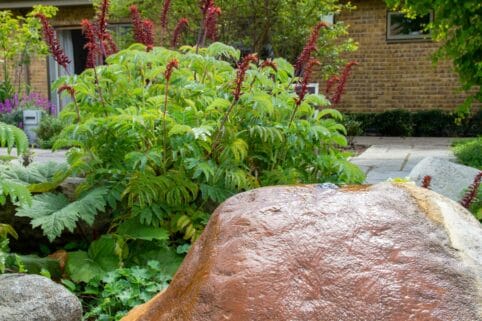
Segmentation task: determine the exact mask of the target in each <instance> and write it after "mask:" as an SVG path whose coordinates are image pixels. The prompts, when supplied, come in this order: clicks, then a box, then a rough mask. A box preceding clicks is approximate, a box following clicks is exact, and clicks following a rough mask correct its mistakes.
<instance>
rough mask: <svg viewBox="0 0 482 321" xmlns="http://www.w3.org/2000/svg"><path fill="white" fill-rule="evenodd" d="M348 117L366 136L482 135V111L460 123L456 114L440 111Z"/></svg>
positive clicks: (366, 114) (357, 114) (354, 114)
mask: <svg viewBox="0 0 482 321" xmlns="http://www.w3.org/2000/svg"><path fill="white" fill-rule="evenodd" d="M345 117H346V118H347V119H349V120H354V121H357V122H360V123H361V124H360V127H361V129H362V133H363V134H377V135H386V136H429V137H455V136H468V137H473V136H477V135H481V134H482V127H481V126H480V124H481V119H482V118H481V117H482V110H479V111H478V112H476V113H473V114H472V115H470V116H468V117H465V118H464V119H459V117H458V115H457V114H455V113H448V112H446V111H442V110H437V109H435V110H426V111H424V110H422V111H416V112H408V111H405V110H399V109H398V110H397V109H396V110H392V111H386V112H381V113H349V114H346V115H345ZM348 125H349V123H347V122H346V121H345V126H347V127H350V126H348ZM347 130H348V128H347Z"/></svg>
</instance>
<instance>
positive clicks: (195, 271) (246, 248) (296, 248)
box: [123, 183, 482, 321]
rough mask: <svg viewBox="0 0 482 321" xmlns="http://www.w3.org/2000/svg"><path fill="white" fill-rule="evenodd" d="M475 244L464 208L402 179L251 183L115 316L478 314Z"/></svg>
mask: <svg viewBox="0 0 482 321" xmlns="http://www.w3.org/2000/svg"><path fill="white" fill-rule="evenodd" d="M481 245H482V229H481V226H480V224H479V223H478V222H477V221H476V220H475V219H474V218H473V217H472V216H471V215H470V213H468V212H467V211H466V210H465V209H463V208H462V207H461V206H459V205H458V204H456V203H455V202H453V201H451V200H449V199H447V198H445V197H443V196H441V195H439V194H436V193H434V192H431V191H429V190H426V189H421V188H417V187H415V186H413V185H408V184H390V183H382V184H378V185H374V186H372V187H348V188H341V189H326V188H319V186H297V187H269V188H262V189H257V190H253V191H249V192H246V193H242V194H239V195H236V196H234V197H232V198H230V199H229V200H227V201H226V202H225V203H223V204H222V205H221V206H220V207H219V208H218V209H217V210H216V211H215V213H214V214H213V216H212V217H211V220H210V222H209V224H208V226H207V228H206V230H205V231H204V233H203V234H202V236H201V238H200V239H199V240H198V241H197V242H196V244H195V245H194V246H193V247H192V249H191V251H190V252H189V254H188V256H187V257H186V259H185V261H184V263H183V264H182V266H181V268H180V270H179V271H178V273H177V274H176V276H175V277H174V279H173V281H172V283H171V285H170V286H169V288H168V289H167V290H166V291H165V292H163V293H160V294H159V295H157V296H156V297H155V298H153V299H152V300H151V301H149V302H148V303H146V304H144V305H141V306H139V307H137V308H135V309H134V310H132V311H131V312H130V313H129V315H128V316H127V317H125V318H124V319H123V321H133V320H138V321H141V320H142V321H175V320H176V321H177V320H179V321H181V320H182V321H188V320H189V321H191V320H192V321H194V320H195V321H208V320H209V321H213V320H236V321H247V320H249V321H268V320H290V321H324V320H326V321H338V320H339V321H342V320H343V321H348V320H350V321H369V320H370V321H372V320H373V321H374V320H380V321H381V320H383V321H407V320H423V321H432V320H433V321H435V320H437V321H477V320H482V313H481V311H482V307H481V304H482V294H481V293H482V281H481V280H482V250H481V248H480V246H481Z"/></svg>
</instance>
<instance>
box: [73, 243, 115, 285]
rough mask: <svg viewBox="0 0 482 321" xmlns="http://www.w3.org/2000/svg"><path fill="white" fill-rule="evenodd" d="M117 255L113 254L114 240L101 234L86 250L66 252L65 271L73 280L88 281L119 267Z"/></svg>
mask: <svg viewBox="0 0 482 321" xmlns="http://www.w3.org/2000/svg"><path fill="white" fill-rule="evenodd" d="M119 263H120V260H119V257H118V256H117V255H115V240H114V239H113V238H110V237H108V236H103V237H101V238H100V239H99V240H97V241H94V242H92V243H91V244H90V246H89V250H88V251H87V252H84V251H77V252H70V253H69V254H68V260H67V265H66V271H67V273H68V274H69V276H70V278H71V279H72V280H73V281H75V282H89V281H90V280H91V279H93V278H98V279H101V278H102V277H104V275H105V274H106V273H107V272H109V271H112V270H114V269H116V268H118V267H119Z"/></svg>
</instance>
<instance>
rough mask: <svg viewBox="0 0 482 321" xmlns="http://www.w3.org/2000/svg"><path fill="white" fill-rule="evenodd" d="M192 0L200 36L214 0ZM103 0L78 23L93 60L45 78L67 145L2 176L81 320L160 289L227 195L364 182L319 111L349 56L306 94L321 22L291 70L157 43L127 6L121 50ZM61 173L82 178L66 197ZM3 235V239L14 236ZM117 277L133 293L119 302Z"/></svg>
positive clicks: (55, 49)
mask: <svg viewBox="0 0 482 321" xmlns="http://www.w3.org/2000/svg"><path fill="white" fill-rule="evenodd" d="M201 4H202V6H201V9H202V10H201V12H202V14H203V18H202V21H203V24H202V30H203V32H201V34H204V35H205V36H209V35H212V34H213V33H215V27H216V19H215V18H216V17H217V16H218V15H219V12H218V10H217V9H216V8H217V7H216V6H215V5H214V2H213V1H201ZM108 5H109V2H108V1H103V2H102V3H101V5H100V7H99V11H98V13H97V16H96V18H95V19H94V20H93V21H88V20H84V21H82V26H83V28H84V29H83V30H84V34H85V36H86V37H87V39H88V40H89V41H88V43H87V45H86V48H87V49H88V64H89V67H90V68H88V69H87V70H85V71H84V72H83V73H82V74H80V75H70V76H67V77H64V78H61V79H59V80H58V81H57V83H56V84H55V86H56V87H57V88H58V90H59V92H60V93H62V94H64V95H67V96H69V97H70V99H71V102H70V103H69V104H68V105H67V106H66V107H65V109H64V110H63V111H62V112H61V113H60V115H59V117H60V119H61V122H62V124H64V125H66V126H65V128H64V129H63V130H62V131H61V132H60V133H56V135H57V139H56V140H55V143H54V149H60V148H67V149H68V152H67V164H65V165H58V164H52V163H50V164H41V165H35V164H33V165H30V166H29V167H26V168H25V167H23V168H22V167H19V166H17V165H12V164H6V165H2V166H4V170H1V171H0V186H2V188H0V201H1V202H2V203H1V204H0V206H2V205H9V206H13V208H14V211H15V217H17V218H27V219H28V220H30V223H31V225H32V227H33V228H40V230H41V231H42V233H43V235H44V236H45V237H46V240H48V242H47V241H46V240H45V241H44V243H42V246H39V247H38V248H35V249H32V250H33V251H34V252H36V253H37V254H40V253H44V254H49V253H52V252H54V251H57V252H56V255H57V256H56V257H61V258H62V259H61V261H62V262H63V263H66V265H65V270H64V280H63V283H64V284H65V285H66V286H67V287H69V288H71V289H72V290H74V291H78V292H80V293H81V294H80V295H81V297H82V298H84V303H85V305H86V307H88V313H87V315H86V318H92V319H96V318H97V319H98V320H115V319H119V318H120V317H121V316H122V315H123V313H125V312H126V311H127V310H128V309H129V308H130V307H132V306H134V305H136V304H139V303H141V302H143V301H145V300H147V299H149V298H150V296H152V295H153V294H155V293H156V292H157V291H158V290H159V289H160V288H162V287H163V286H165V285H167V282H168V280H169V278H170V275H172V274H173V273H174V272H175V270H176V268H177V266H178V265H179V264H180V261H181V259H182V256H183V255H184V254H185V253H186V251H187V250H188V249H189V246H190V243H191V242H193V241H195V240H196V239H197V238H198V237H199V235H200V233H201V232H202V230H203V228H204V226H205V225H206V223H207V221H208V219H209V216H210V213H211V212H212V211H213V210H214V209H215V208H216V207H217V206H218V205H219V204H220V203H221V202H223V201H224V200H225V199H226V198H228V197H230V196H231V195H234V194H236V193H239V192H243V191H247V190H249V189H253V188H257V187H261V186H267V185H276V184H307V183H323V182H332V183H335V184H348V183H361V182H363V180H364V174H363V172H362V171H361V170H360V169H359V168H358V167H356V166H354V165H352V164H351V163H349V162H348V160H347V157H348V156H349V154H348V153H346V152H342V151H341V150H340V147H343V146H346V145H347V140H346V138H345V134H346V131H345V128H344V126H343V125H342V123H341V121H342V115H341V114H340V113H339V112H338V111H336V110H335V109H332V108H330V104H331V103H335V102H336V99H339V95H341V94H342V93H343V85H344V80H343V77H347V76H348V72H349V68H351V67H352V66H353V65H354V64H353V63H349V64H348V65H347V68H346V69H345V71H344V72H343V74H344V75H345V76H342V77H341V78H340V80H339V81H338V82H337V84H335V87H334V89H333V92H332V93H331V94H327V95H326V96H325V95H323V94H310V93H308V82H309V80H310V76H311V75H312V72H313V68H315V67H317V66H319V65H320V64H321V63H320V61H319V60H317V59H316V58H315V57H314V56H315V54H316V53H317V47H318V44H317V43H319V39H324V38H323V37H325V36H326V35H328V34H329V33H328V32H329V30H328V29H329V27H330V26H328V25H327V24H325V23H318V24H317V25H316V26H315V27H314V29H313V30H312V33H311V36H310V38H309V40H308V42H307V45H306V47H305V48H304V49H303V51H302V53H301V54H300V55H299V57H298V59H297V60H296V63H295V65H292V64H291V63H289V62H288V61H287V60H286V59H283V58H276V59H264V60H263V59H260V58H259V56H258V55H256V54H246V55H244V56H243V55H241V52H240V51H239V50H238V49H235V48H234V47H231V46H228V45H226V44H223V43H220V42H216V41H212V40H211V41H209V44H208V40H207V39H206V37H204V36H201V37H200V41H198V42H197V43H196V44H195V45H193V46H187V45H185V46H181V47H180V48H178V49H174V48H165V47H159V46H155V43H154V32H153V30H154V26H153V24H152V22H151V21H149V20H145V19H143V18H142V17H141V14H140V12H139V11H138V9H137V7H135V6H132V7H131V8H130V12H131V16H132V19H133V25H134V37H135V39H136V41H137V42H138V43H136V44H133V45H131V46H130V47H129V48H127V49H124V50H120V51H119V50H118V49H117V47H116V45H115V43H114V42H113V38H112V36H111V35H110V33H109V31H108V29H107V18H108V17H107V13H108ZM37 17H38V19H39V20H40V21H41V23H42V25H43V34H44V38H45V39H46V41H47V43H48V44H49V46H50V51H51V54H52V55H53V56H54V58H55V59H56V61H57V63H58V64H59V65H60V66H63V67H65V66H66V65H67V64H68V61H69V60H68V58H67V57H66V56H65V54H64V53H63V51H62V50H61V48H60V46H59V43H58V41H57V39H56V37H55V32H54V31H53V28H52V27H51V26H50V25H49V22H48V18H47V16H46V15H45V14H42V13H40V14H38V15H37ZM325 30H328V31H326V32H327V33H325ZM178 31H179V30H178ZM177 37H179V34H174V39H179V38H177ZM176 42H177V40H176V41H174V43H176ZM319 52H320V53H322V52H323V51H322V48H320V51H319ZM327 60H329V59H327ZM332 69H333V70H334V69H336V68H334V67H333V68H332ZM345 81H346V78H345ZM0 126H3V127H0V138H1V137H7V138H5V139H3V138H2V144H3V143H4V142H6V143H7V144H8V145H9V146H13V145H15V141H12V138H11V137H12V136H11V135H10V136H8V135H4V136H2V133H3V132H2V128H7V129H8V130H11V129H12V127H10V125H3V124H0ZM12 130H13V129H12ZM21 139H22V138H17V144H16V146H17V147H18V148H23V147H24V142H23V140H21ZM20 152H22V151H20ZM5 168H8V169H5ZM68 177H78V178H80V179H81V183H80V185H78V187H77V189H76V191H75V193H73V194H67V193H64V192H63V189H62V188H61V187H60V186H61V184H62V183H64V181H65V180H66V179H67V178H68ZM4 230H5V231H6V232H4V233H3V234H2V235H5V236H4V237H3V239H6V235H7V233H9V234H10V235H13V236H17V235H16V234H13V233H15V231H14V230H13V231H12V230H11V229H10V228H8V229H7V227H5V229H4ZM72 234H73V235H75V237H74V238H72V237H70V238H69V236H71V235H72ZM18 237H19V241H18V242H22V235H18ZM7 245H8V244H7ZM7 249H8V247H7V246H6V245H5V246H3V252H4V253H6V252H7ZM66 257H67V258H68V259H67V260H65V258H66ZM65 261H66V262H65ZM153 262H154V263H153ZM158 263H159V264H158ZM18 266H19V264H10V266H8V267H6V268H7V269H9V270H10V271H12V270H16V269H17V270H18ZM136 266H146V267H147V268H138V267H136ZM26 269H28V268H26ZM119 269H120V270H119ZM42 271H43V273H44V274H47V273H50V272H48V271H49V270H48V269H47V268H44V269H43V270H42ZM153 271H154V272H153ZM154 274H155V275H157V276H159V275H161V276H162V282H161V284H160V285H159V283H157V281H156V283H155V285H154V283H153V281H152V278H151V279H150V275H151V276H152V275H154ZM126 282H127V283H129V282H130V283H129V284H132V286H133V287H136V289H139V291H140V292H139V293H137V292H135V293H137V294H135V293H134V294H133V293H131V294H130V295H128V296H127V295H126V291H125V288H126V284H127V283H126ZM140 286H145V288H144V289H147V288H148V289H150V290H141V288H139V287H140ZM136 291H137V290H136ZM109 295H111V297H109ZM106 296H107V297H106Z"/></svg>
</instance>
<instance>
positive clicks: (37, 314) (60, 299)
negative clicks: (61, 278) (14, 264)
mask: <svg viewBox="0 0 482 321" xmlns="http://www.w3.org/2000/svg"><path fill="white" fill-rule="evenodd" d="M81 319H82V305H81V303H80V301H79V299H78V298H77V297H76V296H75V295H73V294H72V293H70V292H69V291H68V290H67V289H66V288H64V287H63V286H61V285H59V284H57V283H55V282H53V281H51V280H50V279H48V278H46V277H43V276H39V275H31V274H3V275H0V321H80V320H81Z"/></svg>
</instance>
